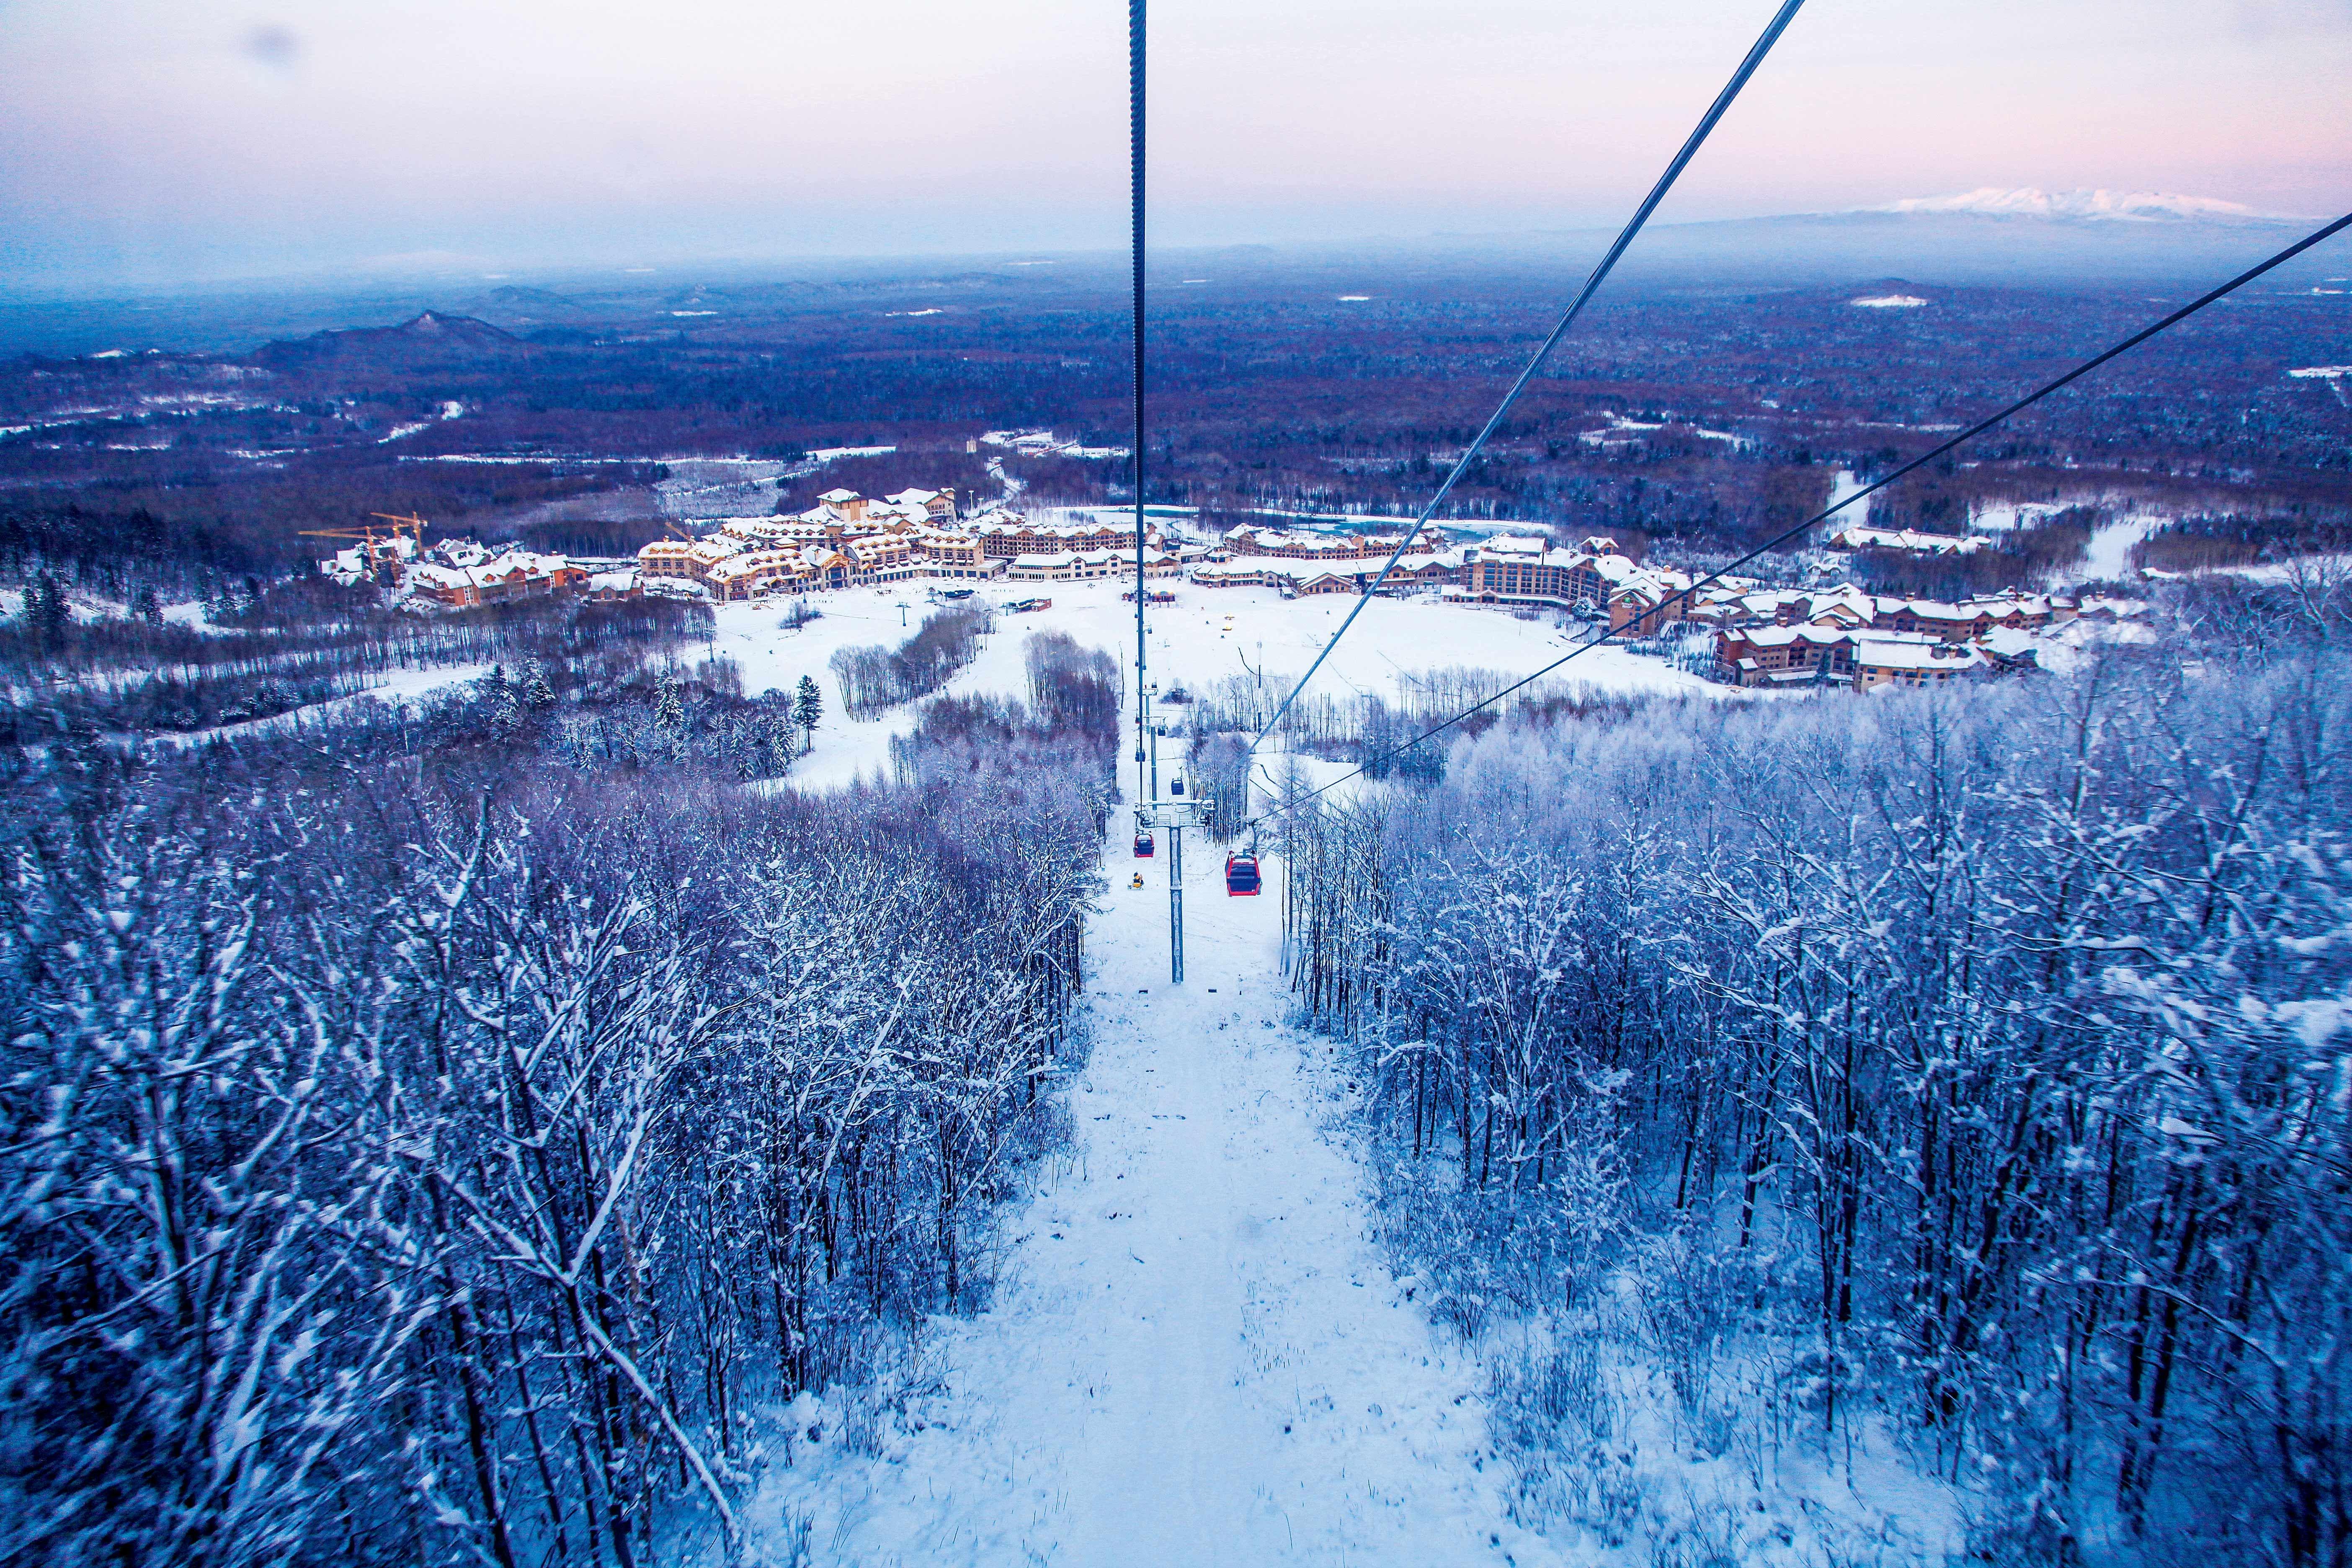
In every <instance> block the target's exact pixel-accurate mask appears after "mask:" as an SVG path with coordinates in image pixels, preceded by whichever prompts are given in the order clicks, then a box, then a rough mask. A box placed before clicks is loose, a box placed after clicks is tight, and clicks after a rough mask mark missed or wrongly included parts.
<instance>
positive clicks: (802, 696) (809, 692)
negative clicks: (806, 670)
mask: <svg viewBox="0 0 2352 1568" xmlns="http://www.w3.org/2000/svg"><path fill="white" fill-rule="evenodd" d="M823 718H824V696H823V694H822V693H820V692H819V691H818V690H817V689H816V681H815V680H814V679H813V678H811V677H809V676H805V675H803V676H802V677H801V684H800V689H799V690H798V692H797V693H795V694H794V696H793V723H795V724H798V725H799V726H800V727H801V733H802V735H803V738H804V739H805V741H806V744H805V745H803V747H802V750H803V751H806V750H808V749H809V748H810V747H813V746H814V745H815V744H816V726H817V721H818V720H820V719H823Z"/></svg>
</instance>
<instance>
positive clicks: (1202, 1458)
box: [746, 814, 1564, 1568]
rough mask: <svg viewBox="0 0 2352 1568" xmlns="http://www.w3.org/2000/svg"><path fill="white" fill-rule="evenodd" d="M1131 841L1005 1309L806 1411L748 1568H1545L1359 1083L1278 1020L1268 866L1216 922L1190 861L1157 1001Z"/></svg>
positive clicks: (1151, 867)
mask: <svg viewBox="0 0 2352 1568" xmlns="http://www.w3.org/2000/svg"><path fill="white" fill-rule="evenodd" d="M1125 831H1126V818H1125V816H1124V814H1120V815H1118V816H1114V818H1113V820H1112V825H1111V837H1112V839H1113V846H1112V847H1113V851H1114V854H1113V858H1112V860H1111V867H1112V869H1113V872H1114V875H1115V877H1116V883H1115V885H1114V887H1113V889H1112V891H1111V893H1110V897H1109V900H1108V905H1107V907H1106V908H1105V910H1103V912H1102V913H1101V914H1100V915H1099V916H1098V917H1097V919H1096V920H1095V921H1094V922H1093V923H1092V926H1091V928H1090V932H1089V939H1088V945H1089V953H1090V957H1091V960H1092V964H1091V969H1092V973H1091V974H1090V976H1089V984H1090V986H1091V994H1090V999H1089V1001H1088V1003H1087V1014H1088V1017H1089V1022H1090V1027H1091V1031H1092V1035H1093V1040H1094V1045H1093V1055H1092V1058H1091V1060H1090V1061H1089V1062H1088V1064H1087V1067H1086V1068H1085V1069H1084V1071H1083V1072H1082V1073H1081V1074H1080V1075H1079V1077H1078V1078H1077V1080H1076V1083H1074V1084H1073V1085H1072V1086H1071V1087H1070V1089H1068V1091H1067V1092H1068V1095H1069V1103H1070V1107H1071V1110H1072V1111H1073V1113H1074V1117H1075V1121H1076V1139H1075V1141H1074V1143H1073V1145H1072V1147H1071V1148H1070V1150H1069V1151H1068V1152H1067V1153H1066V1155H1064V1156H1062V1157H1060V1158H1057V1159H1056V1160H1055V1161H1054V1162H1052V1163H1051V1164H1050V1165H1049V1166H1047V1167H1046V1168H1045V1169H1044V1170H1041V1171H1040V1172H1038V1173H1036V1174H1037V1184H1036V1185H1037V1190H1036V1192H1035V1193H1034V1195H1032V1196H1031V1197H1030V1198H1029V1199H1027V1200H1026V1201H1025V1202H1024V1203H1023V1204H1021V1205H1017V1206H1016V1207H1015V1208H1014V1209H1013V1211H1012V1212H1011V1213H1010V1214H1009V1215H1007V1216H1006V1218H1005V1220H1004V1222H1003V1253H1002V1261H1001V1266H1000V1269H999V1275H998V1279H999V1284H998V1287H997V1291H996V1298H995V1300H994V1302H993V1304H992V1308H991V1309H990V1310H987V1311H985V1312H982V1313H981V1314H979V1315H977V1316H975V1317H973V1318H971V1319H968V1320H939V1321H933V1322H932V1323H931V1324H930V1325H929V1327H928V1330H927V1337H926V1338H925V1339H924V1340H923V1342H921V1345H920V1348H919V1350H916V1351H913V1352H908V1357H909V1359H908V1361H907V1362H906V1363H904V1364H902V1365H900V1366H898V1367H897V1368H895V1369H893V1370H892V1371H889V1372H887V1373H885V1374H884V1376H883V1378H882V1379H881V1380H880V1383H879V1384H878V1386H877V1390H876V1391H875V1393H874V1394H871V1395H868V1396H866V1397H864V1398H863V1399H862V1400H861V1401H860V1403H859V1404H858V1405H856V1406H855V1407H848V1408H845V1407H843V1406H840V1405H824V1404H821V1403H820V1402H818V1401H817V1400H815V1399H814V1398H812V1397H809V1396H805V1395H804V1396H803V1398H802V1399H801V1400H800V1401H799V1402H797V1403H796V1405H794V1407H793V1410H792V1412H791V1413H790V1415H789V1420H788V1427H789V1431H790V1434H791V1447H792V1463H791V1464H790V1465H789V1466H788V1467H787V1466H785V1465H782V1464H777V1465H776V1466H775V1467H774V1468H772V1470H771V1471H770V1473H769V1475H768V1478H767V1479H766V1481H765V1483H764V1485H763V1487H762V1489H761V1491H760V1493H759V1495H758V1496H757V1498H756V1499H755V1500H754V1501H753V1503H752V1504H751V1508H750V1509H749V1510H747V1520H746V1523H747V1525H748V1526H749V1528H750V1530H751V1533H752V1537H753V1541H752V1546H753V1550H752V1552H751V1560H752V1561H757V1562H769V1561H772V1562H778V1563H782V1562H791V1561H793V1560H794V1559H793V1553H792V1544H791V1543H792V1542H793V1540H794V1539H795V1538H796V1537H797V1535H798V1532H799V1530H800V1528H801V1526H802V1523H803V1521H805V1523H806V1527H807V1532H808V1533H807V1538H806V1539H807V1545H808V1550H809V1557H808V1561H810V1562H811V1563H815V1564H851V1563H855V1564H859V1565H861V1568H896V1565H899V1564H905V1565H908V1568H912V1565H916V1564H972V1565H975V1568H977V1565H982V1564H986V1565H995V1564H1003V1565H1005V1568H1027V1565H1029V1564H1033V1563H1054V1564H1055V1565H1057V1568H1150V1565H1152V1564H1162V1563H1166V1564H1175V1563H1183V1564H1200V1563H1234V1564H1241V1563H1335V1564H1336V1563H1394V1564H1399V1565H1403V1564H1438V1563H1496V1564H1498V1565H1500V1564H1503V1563H1521V1564H1529V1563H1558V1562H1561V1561H1563V1560H1564V1559H1562V1558H1561V1557H1560V1556H1559V1554H1558V1553H1557V1552H1554V1551H1553V1549H1552V1548H1550V1547H1549V1546H1548V1545H1547V1544H1546V1543H1545V1542H1543V1541H1542V1540H1540V1539H1538V1538H1537V1537H1535V1536H1533V1535H1531V1534H1529V1533H1528V1531H1524V1530H1522V1529H1520V1528H1518V1527H1517V1526H1516V1525H1514V1524H1512V1523H1511V1522H1510V1521H1508V1519H1507V1517H1506V1515H1505V1510H1504V1499H1505V1495H1506V1488H1507V1485H1508V1478H1507V1473H1506V1471H1505V1468H1503V1467H1501V1466H1499V1465H1498V1464H1497V1463H1496V1460H1495V1459H1494V1458H1492V1456H1491V1454H1490V1453H1489V1452H1488V1448H1487V1436H1486V1418H1485V1409H1484V1405H1483V1402H1482V1399H1481V1390H1482V1389H1483V1388H1484V1386H1485V1384H1484V1379H1483V1374H1482V1373H1481V1372H1480V1371H1479V1368H1478V1366H1477V1364H1476V1363H1475V1358H1473V1357H1470V1356H1468V1355H1466V1354H1464V1353H1461V1352H1459V1351H1458V1350H1456V1348H1455V1347H1454V1345H1453V1343H1452V1342H1450V1341H1449V1340H1448V1339H1447V1338H1446V1337H1445V1336H1444V1335H1443V1334H1441V1333H1438V1332H1433V1331H1432V1329H1431V1327H1430V1325H1429V1323H1428V1321H1426V1320H1425V1319H1424V1318H1423V1315H1422V1312H1421V1310H1420V1309H1419V1308H1418V1307H1417V1306H1415V1305H1413V1304H1412V1302H1411V1301H1409V1300H1407V1299H1406V1295H1405V1289H1404V1288H1403V1287H1402V1286H1401V1285H1400V1284H1399V1282H1398V1281H1397V1280H1396V1279H1394V1278H1392V1277H1391V1275H1390V1273H1389V1272H1388V1270H1387V1269H1386V1268H1384V1267H1383V1265H1382V1263H1381V1258H1380V1257H1379V1255H1378V1253H1377V1251H1376V1249H1375V1247H1374V1245H1373V1243H1372V1242H1371V1241H1370V1239H1368V1231H1369V1227H1370V1217H1369V1215H1368V1211H1367V1198H1366V1193H1365V1187H1364V1178H1363V1173H1362V1168H1361V1166H1360V1164H1359V1163H1357V1161H1356V1160H1355V1158H1354V1157H1353V1156H1352V1155H1351V1153H1350V1152H1349V1150H1348V1149H1347V1148H1346V1147H1345V1146H1344V1142H1343V1138H1342V1135H1341V1134H1339V1133H1338V1132H1336V1131H1333V1128H1334V1125H1335V1121H1336V1118H1337V1116H1338V1114H1339V1110H1340V1108H1341V1106H1342V1104H1343V1102H1344V1100H1345V1097H1346V1095H1347V1094H1348V1090H1349V1086H1348V1084H1347V1083H1346V1082H1345V1080H1344V1078H1343V1077H1342V1076H1341V1075H1340V1073H1339V1072H1338V1071H1337V1070H1335V1069H1334V1068H1332V1067H1330V1066H1329V1065H1328V1058H1327V1057H1326V1047H1322V1046H1320V1045H1319V1044H1318V1043H1317V1042H1315V1041H1313V1040H1312V1039H1310V1038H1308V1037H1302V1036H1298V1035H1296V1034H1294V1033H1292V1032H1291V1031H1290V1030H1289V1029H1287V1028H1286V1027H1285V1026H1283V1024H1282V1022H1281V1020H1282V1018H1283V1017H1284V1015H1285V1012H1286V1002H1287V992H1286V986H1285V984H1284V982H1283V980H1282V978H1281V976H1280V973H1279V972H1278V969H1277V965H1276V930H1277V924H1278V920H1279V905H1278V903H1277V901H1276V898H1275V897H1274V896H1273V889H1275V887H1276V886H1277V882H1276V874H1275V873H1274V871H1273V868H1272V866H1271V863H1269V874H1268V878H1267V889H1268V896H1265V897H1263V898H1258V899H1233V898H1228V897H1226V896H1225V895H1224V891H1223V861H1222V858H1220V857H1218V856H1216V855H1214V854H1213V853H1212V852H1211V850H1210V847H1209V846H1208V845H1206V844H1205V843H1202V844H1200V845H1197V846H1188V848H1190V849H1191V853H1189V854H1188V856H1187V858H1186V867H1185V869H1186V873H1187V875H1186V878H1185V889H1186V898H1185V907H1186V912H1187V916H1188V919H1187V937H1188V940H1187V943H1186V949H1187V963H1186V980H1185V984H1183V986H1182V987H1181V988H1177V987H1171V985H1170V984H1169V972H1168V945H1167V911H1168V890H1167V881H1166V871H1167V867H1168V860H1167V858H1165V857H1166V852H1167V849H1166V845H1165V843H1164V842H1163V844H1162V846H1161V856H1160V858H1155V859H1152V860H1148V861H1140V862H1139V861H1134V860H1131V859H1129V858H1127V856H1126V855H1125V854H1124V853H1123V852H1121V846H1120V844H1119V840H1120V838H1121V837H1123V835H1124V833H1125ZM1163 837H1164V836H1163ZM1137 866H1140V867H1142V868H1143V869H1144V880H1145V886H1144V887H1143V888H1142V889H1140V890H1137V889H1131V888H1129V886H1128V885H1127V879H1128V876H1129V872H1130V871H1131V869H1132V868H1135V867H1137ZM779 1447H782V1435H781V1434H778V1435H776V1436H772V1438H771V1453H772V1457H773V1458H782V1456H781V1455H780V1454H776V1453H775V1450H776V1449H777V1448H779Z"/></svg>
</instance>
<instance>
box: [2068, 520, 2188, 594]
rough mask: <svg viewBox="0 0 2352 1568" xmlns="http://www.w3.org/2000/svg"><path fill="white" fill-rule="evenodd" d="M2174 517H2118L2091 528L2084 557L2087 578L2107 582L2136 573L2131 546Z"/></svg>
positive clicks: (2084, 570)
mask: <svg viewBox="0 0 2352 1568" xmlns="http://www.w3.org/2000/svg"><path fill="white" fill-rule="evenodd" d="M2168 521H2171V520H2170V519H2168V518H2162V517H2147V516H2132V517H2119V518H2116V519H2115V520H2114V521H2109V522H2103V523H2101V524H2100V525H2099V526H2098V527H2097V528H2095V529H2094V530H2093V531H2092V532H2091V544H2090V550H2089V552H2088V553H2087V554H2086V555H2085V556H2084V561H2083V578H2084V581H2086V582H2092V583H2107V582H2114V581H2116V579H2118V578H2126V577H2130V576H2132V575H2134V573H2133V571H2132V564H2131V549H2132V546H2133V545H2135V544H2137V543H2138V542H2140V541H2141V540H2143V539H2146V538H2147V536H2148V535H2149V534H2150V533H2153V532H2154V531H2156V530H2158V529H2159V528H2161V527H2163V526H2164V525H2165V524H2166V523H2167V522H2168Z"/></svg>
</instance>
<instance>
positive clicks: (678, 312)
mask: <svg viewBox="0 0 2352 1568" xmlns="http://www.w3.org/2000/svg"><path fill="white" fill-rule="evenodd" d="M670 314H671V315H673V316H715V315H717V314H719V312H718V311H716V310H672V311H671V312H670Z"/></svg>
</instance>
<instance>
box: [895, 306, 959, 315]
mask: <svg viewBox="0 0 2352 1568" xmlns="http://www.w3.org/2000/svg"><path fill="white" fill-rule="evenodd" d="M882 313H883V314H884V315H886V316H942V315H945V314H946V313H947V312H946V311H944V310H941V309H940V307H939V306H937V305H933V306H931V307H930V308H929V310H885V311H883V312H882Z"/></svg>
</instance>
